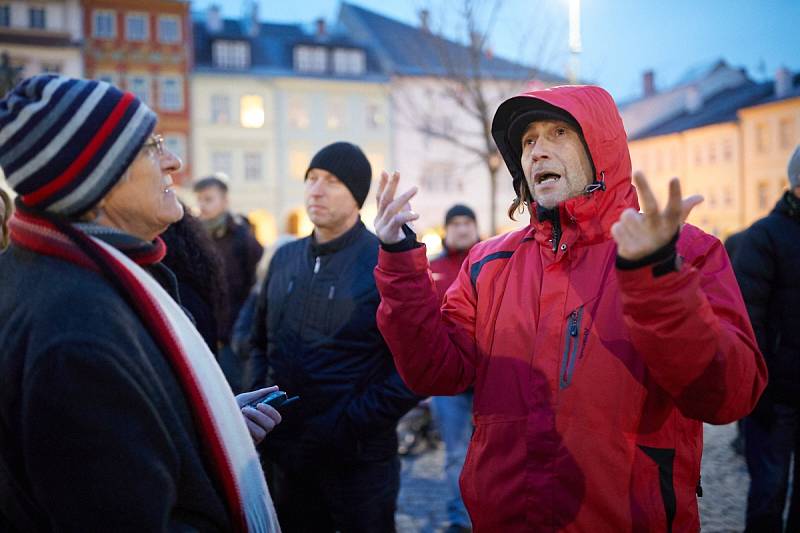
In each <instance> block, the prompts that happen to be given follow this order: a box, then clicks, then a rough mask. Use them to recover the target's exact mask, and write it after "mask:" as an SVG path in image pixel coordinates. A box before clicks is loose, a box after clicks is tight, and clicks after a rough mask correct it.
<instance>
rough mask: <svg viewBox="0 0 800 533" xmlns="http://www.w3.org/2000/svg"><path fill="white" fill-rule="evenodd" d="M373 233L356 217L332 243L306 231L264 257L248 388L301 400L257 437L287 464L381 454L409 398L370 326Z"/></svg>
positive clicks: (374, 303) (393, 444)
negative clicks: (269, 387) (273, 388)
mask: <svg viewBox="0 0 800 533" xmlns="http://www.w3.org/2000/svg"><path fill="white" fill-rule="evenodd" d="M378 246H379V242H378V239H377V237H375V235H373V234H372V233H370V232H369V231H368V230H367V229H366V228H365V227H364V224H363V223H361V222H360V221H359V222H358V223H357V224H356V226H355V227H353V228H352V229H351V230H349V231H348V232H347V233H345V234H344V235H342V236H341V237H339V238H338V239H335V240H334V241H331V242H328V243H325V244H323V245H317V244H316V243H315V242H314V240H313V238H312V237H307V238H305V239H301V240H298V241H295V242H292V243H289V244H286V245H285V246H282V247H281V248H280V249H279V250H278V251H277V252H276V253H275V256H274V257H273V258H272V262H271V263H270V269H269V272H268V274H267V278H266V279H265V281H264V287H263V288H262V291H261V295H260V299H259V304H258V307H257V311H256V317H255V321H254V330H253V335H252V339H251V340H252V347H251V353H250V362H251V369H250V373H249V375H250V377H251V383H250V388H251V389H252V388H256V387H258V386H263V385H265V384H277V385H279V386H280V387H281V389H283V390H285V391H287V392H288V393H289V394H290V395H294V394H297V395H300V397H301V400H300V401H299V402H298V403H296V404H295V405H294V406H292V407H288V408H287V410H286V411H285V412H284V419H283V422H282V423H281V424H280V425H279V426H278V427H277V428H276V429H275V430H274V431H273V432H272V433H270V435H269V437H268V438H267V439H265V441H264V446H265V447H266V449H267V452H268V457H270V459H271V460H274V461H276V462H278V463H279V464H282V466H285V467H288V468H301V469H302V468H308V467H311V466H313V465H315V464H320V463H330V462H332V461H336V462H341V461H351V462H361V461H371V460H383V459H386V458H388V457H392V456H393V455H394V454H396V453H397V434H396V425H397V421H398V419H399V418H400V417H401V416H402V415H403V414H405V413H406V412H407V411H408V410H409V409H411V408H412V407H413V406H414V405H416V403H417V402H418V401H419V398H418V397H417V396H415V395H414V394H413V393H411V392H410V391H409V390H408V388H406V386H405V384H404V383H403V382H402V380H401V379H400V376H399V375H398V374H397V370H396V369H395V366H394V361H393V359H392V355H391V353H390V352H389V349H388V348H387V346H386V343H385V342H384V340H383V337H382V336H381V334H380V333H379V332H378V328H377V325H376V319H375V314H376V311H377V308H378V303H379V301H380V297H379V295H378V291H377V288H376V286H375V279H374V277H373V269H374V268H375V265H376V264H377V261H378Z"/></svg>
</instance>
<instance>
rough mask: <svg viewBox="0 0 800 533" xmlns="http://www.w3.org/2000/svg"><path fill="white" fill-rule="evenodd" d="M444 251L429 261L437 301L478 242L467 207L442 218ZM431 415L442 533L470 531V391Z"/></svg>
mask: <svg viewBox="0 0 800 533" xmlns="http://www.w3.org/2000/svg"><path fill="white" fill-rule="evenodd" d="M444 229H445V235H444V250H443V251H442V255H441V256H440V257H438V258H437V259H434V260H433V261H431V272H432V273H433V281H434V282H435V284H436V292H437V293H438V294H439V302H440V303H441V302H443V301H444V295H445V293H446V292H447V289H448V288H450V285H452V284H453V282H454V281H455V279H456V277H458V272H459V271H460V270H461V264H462V263H463V262H464V259H466V258H467V254H469V251H470V249H471V248H472V247H473V246H474V245H475V243H477V242H478V240H479V239H478V223H477V219H476V218H475V212H474V211H473V210H472V209H470V208H469V207H467V206H465V205H461V204H456V205H454V206H453V207H451V208H450V209H449V210H448V211H447V214H446V215H445V217H444ZM431 403H432V406H433V415H434V418H435V420H436V423H437V424H438V425H439V432H440V433H441V435H442V440H443V441H444V449H445V465H444V471H445V474H446V475H447V483H448V485H449V488H450V499H449V500H448V502H447V517H448V520H449V521H450V524H449V527H448V528H447V529H446V530H445V531H446V533H461V532H466V531H471V527H470V521H469V514H467V509H466V507H464V502H463V501H462V499H461V490H460V489H459V487H458V478H459V476H460V475H461V469H462V468H463V466H464V459H465V458H466V456H467V447H468V446H469V440H470V438H471V437H472V388H470V389H469V390H467V391H466V392H462V393H461V394H456V395H455V396H434V397H433V398H431Z"/></svg>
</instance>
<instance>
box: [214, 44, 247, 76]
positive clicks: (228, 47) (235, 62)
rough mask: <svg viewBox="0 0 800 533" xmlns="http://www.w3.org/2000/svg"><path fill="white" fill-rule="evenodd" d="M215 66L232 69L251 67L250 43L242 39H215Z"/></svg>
mask: <svg viewBox="0 0 800 533" xmlns="http://www.w3.org/2000/svg"><path fill="white" fill-rule="evenodd" d="M211 53H212V57H213V60H214V66H217V67H220V68H230V69H246V68H249V67H250V44H249V43H246V42H242V41H214V47H213V48H212V51H211Z"/></svg>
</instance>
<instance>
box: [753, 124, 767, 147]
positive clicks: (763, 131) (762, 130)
mask: <svg viewBox="0 0 800 533" xmlns="http://www.w3.org/2000/svg"><path fill="white" fill-rule="evenodd" d="M768 149H769V147H768V146H767V126H766V124H757V125H756V150H757V151H758V152H760V153H764V152H766V151H767V150H768Z"/></svg>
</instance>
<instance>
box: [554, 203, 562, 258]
mask: <svg viewBox="0 0 800 533" xmlns="http://www.w3.org/2000/svg"><path fill="white" fill-rule="evenodd" d="M560 241H561V217H560V216H559V214H558V211H557V210H556V211H555V215H554V216H553V253H556V252H558V243H559V242H560Z"/></svg>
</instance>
